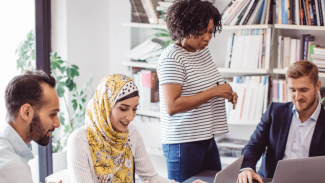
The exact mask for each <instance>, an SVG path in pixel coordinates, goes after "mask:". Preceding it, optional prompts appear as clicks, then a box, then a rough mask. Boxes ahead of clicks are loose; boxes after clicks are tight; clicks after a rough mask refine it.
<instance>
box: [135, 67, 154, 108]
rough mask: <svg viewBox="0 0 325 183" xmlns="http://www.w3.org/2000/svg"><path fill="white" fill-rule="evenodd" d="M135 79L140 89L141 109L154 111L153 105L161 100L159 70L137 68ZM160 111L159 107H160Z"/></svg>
mask: <svg viewBox="0 0 325 183" xmlns="http://www.w3.org/2000/svg"><path fill="white" fill-rule="evenodd" d="M134 71H135V74H133V76H132V77H133V81H134V82H135V84H136V85H137V86H138V90H139V96H140V98H139V106H138V109H139V110H144V111H153V110H152V108H153V107H152V106H153V105H155V103H157V102H159V81H158V76H157V71H153V70H147V69H135V70H134ZM158 111H159V108H158Z"/></svg>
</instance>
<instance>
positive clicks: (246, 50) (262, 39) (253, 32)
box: [225, 29, 272, 69]
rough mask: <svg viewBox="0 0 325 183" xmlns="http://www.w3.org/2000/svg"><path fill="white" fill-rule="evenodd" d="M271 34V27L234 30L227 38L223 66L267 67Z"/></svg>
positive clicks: (268, 66) (268, 64)
mask: <svg viewBox="0 0 325 183" xmlns="http://www.w3.org/2000/svg"><path fill="white" fill-rule="evenodd" d="M271 34H272V30H271V29H244V30H236V31H235V33H234V34H233V36H231V37H229V39H228V47H227V52H226V60H225V68H240V69H242V68H246V69H269V68H270V50H271ZM247 45H249V46H247Z"/></svg>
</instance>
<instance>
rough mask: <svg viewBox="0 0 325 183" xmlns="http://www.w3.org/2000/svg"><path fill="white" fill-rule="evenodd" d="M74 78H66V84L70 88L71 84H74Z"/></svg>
mask: <svg viewBox="0 0 325 183" xmlns="http://www.w3.org/2000/svg"><path fill="white" fill-rule="evenodd" d="M72 82H73V81H72V80H71V79H70V78H68V79H67V80H65V86H66V87H68V88H69V86H70V85H71V84H72Z"/></svg>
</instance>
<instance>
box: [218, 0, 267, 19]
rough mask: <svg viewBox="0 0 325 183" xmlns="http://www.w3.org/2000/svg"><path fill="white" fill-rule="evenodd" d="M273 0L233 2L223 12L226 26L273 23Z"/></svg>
mask: <svg viewBox="0 0 325 183" xmlns="http://www.w3.org/2000/svg"><path fill="white" fill-rule="evenodd" d="M272 2H273V0H231V1H230V3H229V4H228V6H227V7H226V8H225V9H224V10H223V11H222V23H223V24H224V25H252V24H272V23H273V3H272Z"/></svg>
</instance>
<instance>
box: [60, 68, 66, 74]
mask: <svg viewBox="0 0 325 183" xmlns="http://www.w3.org/2000/svg"><path fill="white" fill-rule="evenodd" d="M66 70H67V67H66V66H63V67H61V74H63V73H64V72H65V71H66Z"/></svg>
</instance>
